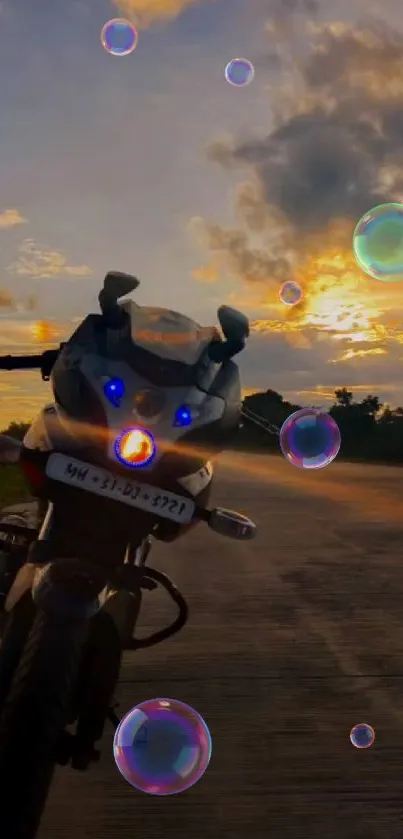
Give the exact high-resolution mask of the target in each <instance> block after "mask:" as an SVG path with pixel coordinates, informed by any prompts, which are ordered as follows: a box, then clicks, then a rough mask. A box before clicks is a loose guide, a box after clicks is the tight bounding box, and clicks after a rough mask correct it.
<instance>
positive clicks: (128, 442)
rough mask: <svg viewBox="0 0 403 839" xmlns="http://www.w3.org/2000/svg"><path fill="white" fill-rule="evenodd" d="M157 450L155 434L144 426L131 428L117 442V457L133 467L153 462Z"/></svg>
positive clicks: (125, 464) (124, 463)
mask: <svg viewBox="0 0 403 839" xmlns="http://www.w3.org/2000/svg"><path fill="white" fill-rule="evenodd" d="M156 451H157V447H156V445H155V440H154V437H153V435H152V434H151V433H150V431H146V430H145V429H144V428H129V429H127V431H123V433H122V434H120V435H119V437H118V438H117V440H116V442H115V454H116V457H117V458H118V460H120V462H121V463H123V465H124V466H130V467H131V468H133V469H136V468H138V467H141V466H147V465H148V464H149V463H151V462H152V460H154V457H155V454H156Z"/></svg>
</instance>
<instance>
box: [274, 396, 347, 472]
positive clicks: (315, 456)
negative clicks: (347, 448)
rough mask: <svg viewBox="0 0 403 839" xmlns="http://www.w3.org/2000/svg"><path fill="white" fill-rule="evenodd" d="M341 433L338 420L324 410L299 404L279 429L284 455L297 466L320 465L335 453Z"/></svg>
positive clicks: (336, 452) (326, 462)
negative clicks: (297, 409)
mask: <svg viewBox="0 0 403 839" xmlns="http://www.w3.org/2000/svg"><path fill="white" fill-rule="evenodd" d="M340 444H341V436H340V430H339V426H338V425H337V422H335V420H334V419H333V417H331V416H330V414H328V413H326V412H325V411H320V410H318V409H317V408H301V409H300V410H299V411H295V412H294V413H293V414H291V416H289V417H288V418H287V419H286V420H285V422H284V423H283V425H282V426H281V430H280V446H281V451H282V452H283V455H284V457H285V458H286V460H288V461H289V463H292V465H293V466H298V468H299V469H323V467H324V466H328V465H329V463H331V462H332V460H334V459H335V457H337V454H338V452H339V449H340Z"/></svg>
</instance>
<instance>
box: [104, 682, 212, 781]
mask: <svg viewBox="0 0 403 839" xmlns="http://www.w3.org/2000/svg"><path fill="white" fill-rule="evenodd" d="M113 753H114V757H115V761H116V765H117V767H118V769H119V771H120V772H121V774H122V775H123V777H124V778H125V779H126V781H128V783H129V784H131V786H133V787H135V789H138V790H140V791H141V792H147V793H149V794H150V795H175V794H176V793H178V792H183V791H184V790H186V789H188V788H189V787H191V786H193V784H195V783H196V782H197V781H198V780H199V779H200V778H201V777H202V775H204V773H205V771H206V769H207V767H208V765H209V762H210V757H211V736H210V732H209V729H208V727H207V725H206V723H205V721H204V720H203V718H202V717H201V716H200V714H198V713H197V711H195V710H194V708H191V707H190V705H186V704H185V703H184V702H180V701H179V700H178V699H148V700H146V701H145V702H141V703H140V704H139V705H136V706H135V707H134V708H132V710H131V711H129V713H128V714H126V716H125V717H124V718H123V719H122V721H121V722H120V724H119V726H118V728H117V730H116V733H115V737H114V741H113Z"/></svg>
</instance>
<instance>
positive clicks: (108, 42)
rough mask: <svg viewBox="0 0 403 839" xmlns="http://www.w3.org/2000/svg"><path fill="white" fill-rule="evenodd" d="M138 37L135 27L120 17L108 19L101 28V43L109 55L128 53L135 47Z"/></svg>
mask: <svg viewBox="0 0 403 839" xmlns="http://www.w3.org/2000/svg"><path fill="white" fill-rule="evenodd" d="M138 37H139V36H138V32H137V29H136V27H135V26H133V24H132V23H130V21H128V20H125V19H124V18H121V17H115V18H112V20H108V21H107V22H106V23H105V25H104V26H103V27H102V30H101V44H102V46H103V48H104V50H106V52H108V53H109V54H110V55H120V56H122V55H130V53H132V52H133V50H135V49H136V47H137V42H138Z"/></svg>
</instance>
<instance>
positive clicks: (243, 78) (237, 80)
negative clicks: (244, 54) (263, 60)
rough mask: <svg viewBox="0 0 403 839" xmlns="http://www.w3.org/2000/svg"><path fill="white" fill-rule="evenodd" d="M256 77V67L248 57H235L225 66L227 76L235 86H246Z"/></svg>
mask: <svg viewBox="0 0 403 839" xmlns="http://www.w3.org/2000/svg"><path fill="white" fill-rule="evenodd" d="M254 77H255V68H254V66H253V64H252V62H251V61H248V59H247V58H233V59H232V61H230V62H229V63H228V64H227V66H226V68H225V78H226V80H227V82H229V84H232V85H234V87H245V86H246V85H247V84H250V82H251V81H252V80H253V79H254Z"/></svg>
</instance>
